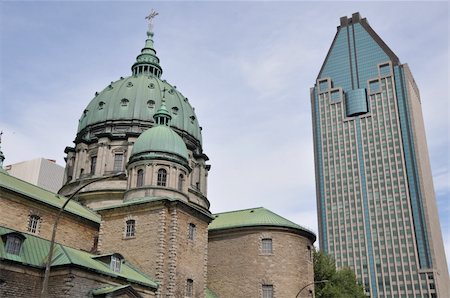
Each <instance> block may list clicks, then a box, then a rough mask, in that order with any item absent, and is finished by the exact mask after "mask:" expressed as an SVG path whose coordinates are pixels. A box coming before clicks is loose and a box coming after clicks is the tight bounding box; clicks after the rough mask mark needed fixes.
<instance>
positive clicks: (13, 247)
mask: <svg viewBox="0 0 450 298" xmlns="http://www.w3.org/2000/svg"><path fill="white" fill-rule="evenodd" d="M23 240H24V239H22V238H20V237H19V236H18V235H14V234H13V235H8V236H7V238H6V253H9V254H13V255H16V256H18V255H19V254H20V248H21V247H22V242H23Z"/></svg>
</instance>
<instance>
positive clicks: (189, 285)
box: [186, 278, 194, 297]
mask: <svg viewBox="0 0 450 298" xmlns="http://www.w3.org/2000/svg"><path fill="white" fill-rule="evenodd" d="M193 296H194V281H193V280H192V279H190V278H189V279H188V280H186V297H193Z"/></svg>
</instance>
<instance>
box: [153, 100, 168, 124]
mask: <svg viewBox="0 0 450 298" xmlns="http://www.w3.org/2000/svg"><path fill="white" fill-rule="evenodd" d="M153 119H155V122H156V124H157V125H165V126H169V122H170V119H172V116H171V115H170V113H169V111H168V110H167V108H166V101H165V100H163V101H162V102H161V106H160V107H159V109H158V111H156V113H155V114H154V115H153Z"/></svg>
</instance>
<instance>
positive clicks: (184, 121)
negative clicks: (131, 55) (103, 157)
mask: <svg viewBox="0 0 450 298" xmlns="http://www.w3.org/2000/svg"><path fill="white" fill-rule="evenodd" d="M152 36H153V34H152V33H148V39H147V41H146V45H145V47H144V49H142V52H141V54H140V55H139V56H138V57H137V62H136V63H135V64H134V65H133V67H132V69H133V75H132V76H129V77H126V78H121V79H120V80H118V81H115V82H111V84H109V85H108V86H107V87H106V88H105V89H104V90H103V91H101V92H99V93H96V94H95V97H94V99H92V100H91V102H90V103H89V104H88V106H87V107H86V109H85V110H84V111H83V114H82V115H81V118H80V120H79V124H78V132H79V133H80V132H82V131H83V130H85V129H86V128H88V127H90V126H92V125H95V124H99V123H102V122H106V121H119V122H120V121H122V123H121V125H124V123H123V121H131V120H138V121H145V122H148V123H153V114H154V113H155V112H156V108H157V107H159V106H161V103H162V101H163V100H164V101H165V102H166V105H167V109H168V111H169V112H170V114H171V116H172V122H171V123H172V126H174V127H175V128H177V129H179V130H181V131H184V132H186V133H187V134H189V135H190V136H192V137H193V138H194V139H196V140H197V141H199V142H200V144H201V142H202V136H201V129H200V126H199V124H198V120H197V117H196V115H195V112H194V109H193V108H192V106H191V105H190V104H189V102H188V99H187V98H186V97H184V96H183V95H182V94H181V93H180V92H178V90H177V89H176V86H172V85H170V84H169V83H167V82H166V81H165V80H161V79H160V78H159V76H160V74H161V73H160V72H162V69H161V67H160V66H159V59H158V57H156V51H155V50H154V49H153V40H152V39H151V37H152ZM152 71H154V72H156V73H157V74H154V73H152ZM83 135H84V134H83ZM85 138H90V136H89V135H87V136H85Z"/></svg>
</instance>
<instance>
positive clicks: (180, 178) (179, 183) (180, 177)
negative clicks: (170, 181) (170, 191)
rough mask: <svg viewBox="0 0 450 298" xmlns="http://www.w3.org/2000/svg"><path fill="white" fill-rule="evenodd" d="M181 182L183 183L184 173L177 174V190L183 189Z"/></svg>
mask: <svg viewBox="0 0 450 298" xmlns="http://www.w3.org/2000/svg"><path fill="white" fill-rule="evenodd" d="M183 184H184V175H183V174H180V176H178V190H179V191H183Z"/></svg>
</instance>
